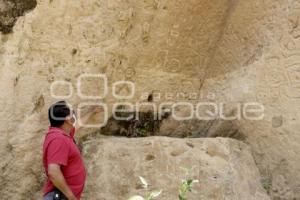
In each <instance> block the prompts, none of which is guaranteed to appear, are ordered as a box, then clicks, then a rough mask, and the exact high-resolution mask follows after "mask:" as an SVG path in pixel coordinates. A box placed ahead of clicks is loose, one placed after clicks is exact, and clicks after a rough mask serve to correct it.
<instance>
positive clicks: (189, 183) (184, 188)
mask: <svg viewBox="0 0 300 200" xmlns="http://www.w3.org/2000/svg"><path fill="white" fill-rule="evenodd" d="M182 169H183V170H184V171H185V179H183V180H182V181H181V185H180V187H179V195H178V198H179V200H187V197H186V195H187V193H188V192H192V187H193V184H194V183H198V182H199V181H198V180H194V179H191V178H188V176H189V173H190V171H191V169H188V168H182Z"/></svg>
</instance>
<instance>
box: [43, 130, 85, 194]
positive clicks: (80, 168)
mask: <svg viewBox="0 0 300 200" xmlns="http://www.w3.org/2000/svg"><path fill="white" fill-rule="evenodd" d="M74 133H75V129H72V131H71V133H70V135H68V134H66V133H65V132H64V130H63V129H60V128H54V127H50V128H49V130H48V133H47V135H46V138H45V141H44V145H43V164H44V168H45V172H46V175H47V177H48V165H49V164H59V165H60V166H61V171H62V173H63V175H64V177H65V180H66V182H67V184H68V186H69V187H70V189H71V190H72V192H73V193H74V195H75V196H76V197H77V198H78V199H80V196H81V193H82V191H83V188H84V183H85V178H86V171H85V167H84V163H83V160H82V158H81V155H80V151H79V149H78V147H77V146H76V144H75V143H74V138H73V136H74ZM53 189H54V186H53V184H52V183H51V181H50V180H49V178H47V182H46V184H45V186H44V190H43V191H44V195H45V194H47V193H48V192H50V191H52V190H53Z"/></svg>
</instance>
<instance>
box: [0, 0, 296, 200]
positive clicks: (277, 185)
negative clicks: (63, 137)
mask: <svg viewBox="0 0 300 200" xmlns="http://www.w3.org/2000/svg"><path fill="white" fill-rule="evenodd" d="M1 2H2V1H1ZM0 5H2V4H0ZM299 9H300V4H299V2H298V1H297V0H293V1H283V0H276V1H274V0H264V1H261V0H253V1H246V0H224V1H218V0H186V1H174V0H145V1H136V0H128V1H121V0H111V1H108V0H97V1H96V0H89V1H83V0H82V1H70V0H63V1H57V0H51V1H45V0H40V1H38V2H37V6H36V8H35V9H34V10H33V11H31V12H29V13H27V14H26V15H25V16H21V17H19V18H18V20H17V22H16V23H15V26H14V27H13V33H11V34H0V41H1V43H0V44H1V46H0V57H1V60H0V66H1V68H0V70H1V73H0V83H1V84H0V93H1V95H0V102H1V103H0V106H1V107H0V110H1V111H0V120H1V121H0V122H1V123H0V132H1V136H0V137H1V140H0V158H1V162H0V166H1V168H0V174H1V175H0V178H1V179H0V182H1V184H2V185H3V187H1V189H0V194H1V196H2V197H4V199H10V198H13V199H24V198H25V197H27V196H26V195H27V194H28V192H29V191H39V190H40V188H41V184H42V182H43V177H42V168H41V163H40V159H41V156H40V155H41V154H40V153H41V149H40V146H41V143H42V140H43V136H44V133H45V131H46V129H47V125H48V123H47V115H46V113H47V108H48V106H49V105H50V104H51V103H52V102H54V101H56V100H57V99H55V98H53V96H51V94H50V93H51V92H50V86H51V85H52V84H53V83H55V82H56V81H67V82H69V83H71V86H72V88H73V89H74V90H73V91H74V93H73V94H72V95H71V97H70V98H68V101H69V102H70V103H72V104H73V105H74V106H75V107H77V106H79V104H80V103H82V102H85V99H82V98H80V97H79V96H78V94H77V93H75V92H76V91H77V90H78V88H77V78H78V77H79V76H80V75H82V74H89V73H94V74H97V73H102V74H106V75H107V77H108V85H109V91H110V92H109V94H108V95H107V97H106V98H105V99H104V100H103V102H105V103H107V104H108V105H109V106H110V107H111V105H112V104H113V103H115V102H116V99H115V98H114V97H113V96H112V93H111V88H112V84H113V83H114V82H115V81H120V80H127V81H132V82H134V83H135V86H136V93H135V96H134V98H133V99H131V101H132V102H137V101H141V98H140V97H141V95H142V94H143V93H145V92H146V93H149V94H150V93H153V92H159V93H161V94H166V93H170V92H171V93H173V94H176V93H177V92H181V93H182V92H183V93H185V94H187V93H188V94H189V93H197V94H200V93H201V94H204V97H203V99H204V100H205V99H210V101H215V102H226V103H230V105H234V103H237V102H239V103H240V102H244V103H245V102H252V101H257V102H259V103H263V104H264V106H265V118H264V120H260V121H249V120H234V121H232V122H231V123H230V124H229V125H226V127H229V128H225V129H217V130H225V131H232V129H234V130H237V131H238V132H239V134H241V135H242V136H243V140H244V141H245V142H247V143H248V144H249V145H250V146H251V148H252V150H253V155H254V158H255V162H256V164H257V165H258V167H259V170H260V173H261V175H262V177H263V179H262V183H263V186H264V187H265V189H267V191H268V193H269V194H270V196H271V198H273V199H299V196H300V185H299V181H298V180H299V178H300V177H299V176H300V173H299V171H300V170H299V168H300V164H299V163H300V160H299V159H300V158H299V156H297V155H298V153H299V152H300V146H299V145H298V142H299V141H300V138H299V134H297V132H298V130H299V120H300V117H299V114H298V113H299V109H300V107H299V105H300V104H299V55H300V54H299V53H300V50H299V49H300V39H299V26H298V20H299ZM1 19H2V18H1ZM1 23H2V22H1ZM82 87H84V90H85V91H86V92H87V93H89V94H95V93H97V92H98V93H99V90H100V89H101V88H99V87H98V86H97V83H96V82H95V80H89V81H87V82H84V84H83V86H82ZM55 91H57V92H59V94H60V95H64V94H65V95H67V94H68V87H64V85H58V88H56V90H55ZM125 92H126V91H125ZM209 93H212V94H215V95H214V96H215V98H208V97H207V95H206V94H209ZM175 96H176V95H175ZM171 100H172V101H174V102H176V101H179V100H180V99H178V98H175V97H173V98H172V99H171ZM184 100H186V101H189V102H193V103H196V102H197V101H198V100H199V99H198V98H190V97H187V98H185V99H184ZM163 101H166V96H165V95H164V96H163V97H162V98H160V99H158V100H157V101H156V102H158V103H159V102H163ZM232 109H233V107H230V108H229V111H231V110H232ZM197 123H198V122H197V121H192V122H190V123H189V124H175V127H178V126H179V127H181V128H182V131H185V132H189V131H190V127H191V126H192V127H193V126H196V127H198V128H199V127H200V129H199V131H200V132H201V131H202V132H203V130H202V128H201V127H202V126H199V125H198V124H197ZM170 126H171V129H170ZM166 127H167V128H166ZM185 127H187V128H186V129H185ZM204 127H208V129H209V127H210V125H209V126H204ZM217 127H218V126H217ZM164 128H166V129H165V130H166V132H165V133H166V135H168V136H172V131H170V130H174V125H172V124H171V125H170V124H169V125H168V124H165V125H164ZM205 130H207V128H205ZM212 130H215V129H211V130H210V134H208V136H220V135H221V136H223V135H226V136H230V135H232V134H227V133H224V132H223V133H220V134H214V131H212ZM89 131H93V130H85V132H86V133H87V132H89ZM237 131H234V133H236V132H237ZM202 132H201V134H200V135H201V136H207V134H202ZM205 133H206V132H205ZM177 134H180V133H178V131H177V132H176V135H175V136H178V135H177ZM198 136H199V135H198ZM244 137H245V138H244ZM238 139H240V137H238ZM87 161H88V162H92V160H87ZM99 163H101V162H99ZM20 177H22V181H20Z"/></svg>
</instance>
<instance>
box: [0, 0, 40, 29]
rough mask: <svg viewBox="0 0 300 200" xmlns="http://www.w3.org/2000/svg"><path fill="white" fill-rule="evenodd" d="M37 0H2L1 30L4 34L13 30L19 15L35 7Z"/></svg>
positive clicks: (0, 0) (0, 10)
mask: <svg viewBox="0 0 300 200" xmlns="http://www.w3.org/2000/svg"><path fill="white" fill-rule="evenodd" d="M36 5H37V2H36V0H0V31H1V32H2V33H4V34H8V33H11V32H12V29H13V27H14V25H15V23H16V21H17V19H18V17H20V16H22V15H24V14H25V13H26V12H28V11H30V10H32V9H34V8H35V7H36Z"/></svg>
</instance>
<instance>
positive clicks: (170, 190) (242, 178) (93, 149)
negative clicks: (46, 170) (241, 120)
mask: <svg viewBox="0 0 300 200" xmlns="http://www.w3.org/2000/svg"><path fill="white" fill-rule="evenodd" d="M83 150H84V151H83V153H84V157H85V162H86V166H87V169H88V181H87V184H86V190H85V193H84V197H83V199H88V200H91V199H92V200H122V199H127V198H128V197H130V196H131V195H134V194H142V195H143V194H145V191H144V189H142V188H141V187H140V184H139V179H138V177H139V176H142V177H144V178H145V179H147V180H148V182H149V183H150V188H149V189H150V190H155V189H163V193H162V195H161V197H160V198H159V199H162V200H175V199H178V197H177V196H178V188H179V185H180V183H181V179H183V178H184V177H185V173H184V171H183V170H182V169H181V168H182V167H191V168H192V170H191V172H190V177H191V178H194V179H198V180H199V183H198V184H195V185H194V192H193V193H191V194H190V195H189V198H188V199H189V200H199V199H205V200H210V199H211V200H218V199H220V200H221V199H222V200H224V199H228V200H240V199H247V200H258V199H259V200H267V199H269V197H268V196H267V194H266V193H265V191H264V189H263V188H262V186H261V182H260V175H259V173H258V169H257V167H256V165H255V163H254V160H253V157H252V155H251V151H250V148H249V147H248V146H247V145H246V144H244V143H242V142H238V141H237V140H233V139H222V138H214V139H171V138H166V137H148V138H139V139H124V138H107V139H105V138H104V139H103V138H102V139H95V140H90V141H87V142H85V144H84V149H83Z"/></svg>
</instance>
